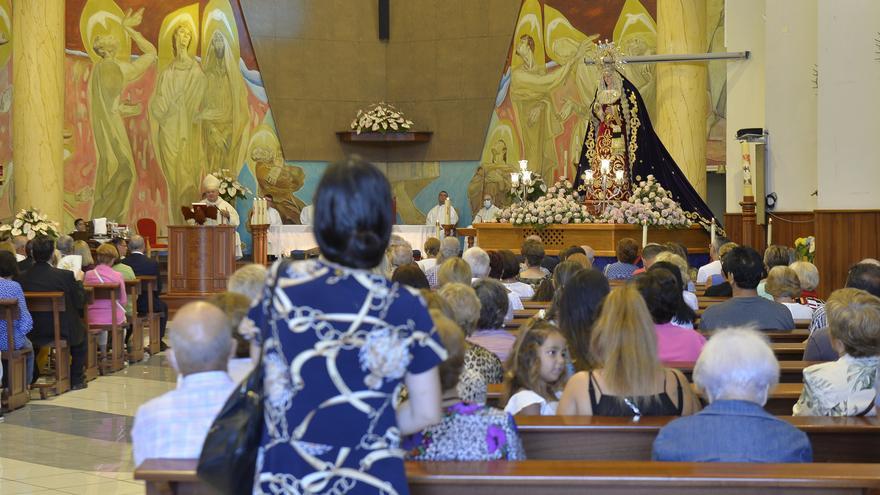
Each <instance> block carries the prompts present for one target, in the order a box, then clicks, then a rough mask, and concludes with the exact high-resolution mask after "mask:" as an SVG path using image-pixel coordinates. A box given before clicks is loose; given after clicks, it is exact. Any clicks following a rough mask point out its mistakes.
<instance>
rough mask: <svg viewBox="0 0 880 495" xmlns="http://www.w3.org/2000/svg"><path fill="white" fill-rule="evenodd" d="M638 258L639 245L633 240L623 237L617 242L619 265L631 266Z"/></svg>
mask: <svg viewBox="0 0 880 495" xmlns="http://www.w3.org/2000/svg"><path fill="white" fill-rule="evenodd" d="M638 258H639V244H638V243H637V242H636V241H635V239H630V238H629V237H624V238H623V239H621V240H620V241H618V242H617V259H618V260H619V261H620V262H621V263H629V264H633V263H635V262H636V260H637V259H638Z"/></svg>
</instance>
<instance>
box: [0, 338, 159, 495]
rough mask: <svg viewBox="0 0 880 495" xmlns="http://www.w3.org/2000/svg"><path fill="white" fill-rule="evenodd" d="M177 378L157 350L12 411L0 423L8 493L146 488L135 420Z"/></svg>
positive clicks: (0, 465) (2, 481)
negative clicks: (135, 452) (134, 443)
mask: <svg viewBox="0 0 880 495" xmlns="http://www.w3.org/2000/svg"><path fill="white" fill-rule="evenodd" d="M174 385H175V376H174V373H173V371H172V370H171V368H169V367H168V365H167V364H166V363H165V358H164V356H162V355H159V356H153V357H152V358H150V360H149V361H146V362H144V363H140V364H136V365H133V366H130V367H128V368H126V369H125V370H124V371H120V372H119V373H115V374H113V375H111V376H106V377H99V378H97V379H96V380H94V381H92V382H90V383H89V387H88V388H87V389H84V390H78V391H76V392H68V393H66V394H63V395H61V396H60V397H52V398H49V399H48V400H39V399H36V400H31V401H30V402H29V403H28V405H26V406H25V407H24V408H22V409H19V410H18V411H15V412H11V413H7V414H6V421H5V422H4V423H0V495H17V494H77V495H79V494H83V495H88V494H92V493H94V494H101V495H128V494H132V495H133V494H142V493H144V486H143V484H142V483H140V482H137V481H134V480H133V479H132V471H133V470H134V466H132V460H131V436H130V432H131V425H132V420H133V417H134V413H135V411H137V408H138V407H139V406H140V405H141V404H143V403H144V402H146V401H148V400H150V399H152V398H153V397H156V396H158V395H161V394H162V393H164V392H166V391H168V390H170V389H172V388H174ZM37 396H38V395H37V394H34V395H33V397H37Z"/></svg>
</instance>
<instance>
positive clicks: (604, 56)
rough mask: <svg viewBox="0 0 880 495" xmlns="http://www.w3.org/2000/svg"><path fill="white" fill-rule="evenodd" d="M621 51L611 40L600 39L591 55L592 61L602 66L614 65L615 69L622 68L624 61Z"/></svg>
mask: <svg viewBox="0 0 880 495" xmlns="http://www.w3.org/2000/svg"><path fill="white" fill-rule="evenodd" d="M623 57H624V55H623V52H621V51H620V48H618V47H617V45H615V44H614V42H613V41H608V40H607V39H606V40H605V41H600V42H599V44H598V45H597V49H596V51H595V54H594V55H593V61H594V62H595V63H596V65H597V66H599V67H603V68H611V67H614V68H615V69H617V70H619V71H620V70H623V64H625V63H626V61H625V60H624V59H623Z"/></svg>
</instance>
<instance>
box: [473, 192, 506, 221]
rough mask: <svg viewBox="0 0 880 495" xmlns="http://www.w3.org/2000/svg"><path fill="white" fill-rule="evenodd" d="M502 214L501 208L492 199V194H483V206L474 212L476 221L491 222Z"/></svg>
mask: <svg viewBox="0 0 880 495" xmlns="http://www.w3.org/2000/svg"><path fill="white" fill-rule="evenodd" d="M500 214H501V208H499V207H497V206H495V204H494V203H493V201H492V195H491V194H486V195H484V196H483V207H482V208H480V209H479V210H477V213H476V214H474V223H491V222H494V221H495V218H497V217H498V215H500Z"/></svg>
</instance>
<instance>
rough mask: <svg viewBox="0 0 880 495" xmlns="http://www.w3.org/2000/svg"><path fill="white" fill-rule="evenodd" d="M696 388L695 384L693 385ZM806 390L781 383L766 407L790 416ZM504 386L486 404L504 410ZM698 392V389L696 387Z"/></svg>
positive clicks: (490, 392) (492, 388)
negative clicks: (502, 397)
mask: <svg viewBox="0 0 880 495" xmlns="http://www.w3.org/2000/svg"><path fill="white" fill-rule="evenodd" d="M691 386H692V387H694V385H693V384H691ZM803 389H804V384H803V383H780V384H779V385H776V387H774V388H773V390H771V391H770V397H768V398H767V404H766V405H765V406H764V409H766V410H767V411H768V412H770V414H775V415H776V416H790V415H791V408H792V407H794V403H795V402H797V400H798V399H799V398H800V396H801V392H802V391H803ZM502 390H503V389H502V384H500V383H490V384H489V386H488V389H487V392H486V404H488V405H490V406H494V407H500V408H503V407H504V404H500V401H501V394H502ZM694 391H696V387H694Z"/></svg>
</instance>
